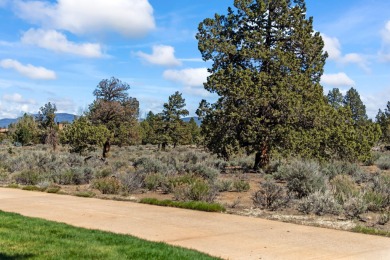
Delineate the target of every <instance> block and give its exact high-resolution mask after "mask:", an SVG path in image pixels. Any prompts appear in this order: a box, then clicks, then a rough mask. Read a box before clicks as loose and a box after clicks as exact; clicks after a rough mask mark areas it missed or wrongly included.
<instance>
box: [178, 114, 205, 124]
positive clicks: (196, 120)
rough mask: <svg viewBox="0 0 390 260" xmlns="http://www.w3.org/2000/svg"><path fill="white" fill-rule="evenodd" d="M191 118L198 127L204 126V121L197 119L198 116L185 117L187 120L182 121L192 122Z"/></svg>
mask: <svg viewBox="0 0 390 260" xmlns="http://www.w3.org/2000/svg"><path fill="white" fill-rule="evenodd" d="M191 118H193V119H194V120H195V123H196V124H197V125H198V126H200V125H201V124H202V120H201V119H200V118H199V117H197V116H194V117H185V118H183V119H182V120H183V121H184V122H187V123H188V122H190V120H191Z"/></svg>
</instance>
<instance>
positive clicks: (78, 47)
mask: <svg viewBox="0 0 390 260" xmlns="http://www.w3.org/2000/svg"><path fill="white" fill-rule="evenodd" d="M22 42H23V43H25V44H33V45H37V46H39V47H41V48H45V49H48V50H53V51H57V52H64V53H71V54H75V55H80V56H84V57H89V58H98V57H102V56H103V54H102V50H101V46H100V44H94V43H82V44H77V43H73V42H70V41H68V39H67V38H66V36H65V35H64V34H62V33H59V32H57V31H55V30H42V29H37V30H36V29H30V30H28V31H27V32H25V33H24V34H23V36H22Z"/></svg>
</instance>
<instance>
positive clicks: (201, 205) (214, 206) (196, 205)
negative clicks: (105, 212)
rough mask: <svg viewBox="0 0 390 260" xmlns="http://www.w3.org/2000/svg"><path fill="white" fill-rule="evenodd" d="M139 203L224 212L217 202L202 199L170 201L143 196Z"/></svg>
mask: <svg viewBox="0 0 390 260" xmlns="http://www.w3.org/2000/svg"><path fill="white" fill-rule="evenodd" d="M140 203H144V204H151V205H157V206H165V207H175V208H183V209H193V210H200V211H207V212H225V211H226V209H225V208H224V207H223V206H222V205H220V204H218V203H207V202H203V201H184V202H183V201H171V200H158V199H154V198H143V199H141V200H140Z"/></svg>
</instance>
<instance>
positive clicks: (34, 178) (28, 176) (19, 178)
mask: <svg viewBox="0 0 390 260" xmlns="http://www.w3.org/2000/svg"><path fill="white" fill-rule="evenodd" d="M13 178H14V180H15V181H16V182H17V183H19V184H23V185H36V184H38V182H39V181H40V180H41V176H40V174H39V172H37V171H35V170H23V171H21V172H19V173H16V174H14V175H13Z"/></svg>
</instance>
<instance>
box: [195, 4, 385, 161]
mask: <svg viewBox="0 0 390 260" xmlns="http://www.w3.org/2000/svg"><path fill="white" fill-rule="evenodd" d="M234 6H235V8H234V9H233V8H229V9H228V14H227V15H219V14H216V15H215V17H214V18H212V19H211V18H208V19H205V20H204V21H203V22H202V23H200V25H199V32H198V34H197V36H196V37H197V39H198V46H199V50H200V52H201V54H202V57H203V59H204V60H205V61H209V60H210V61H212V62H213V65H212V67H211V68H210V69H209V71H210V73H211V75H210V76H209V77H208V79H207V83H205V89H206V90H208V91H210V92H212V93H216V94H217V95H218V96H219V97H220V98H219V99H218V100H217V102H216V103H214V104H208V103H207V102H206V101H204V100H203V101H202V102H201V103H200V105H199V109H198V111H197V114H198V116H200V117H201V118H202V119H203V122H202V133H203V135H204V142H205V145H206V147H207V148H208V149H209V150H210V151H212V152H214V153H216V154H218V155H219V156H221V157H224V158H225V159H229V158H230V157H231V156H232V155H233V154H236V153H240V152H242V151H243V150H244V151H245V152H246V153H247V154H252V153H255V154H256V156H255V164H254V168H258V167H265V166H266V165H267V164H268V163H269V161H270V158H271V156H278V157H288V156H300V157H303V158H316V159H322V160H328V159H337V158H338V159H347V160H351V161H352V160H357V159H360V160H363V161H365V160H367V159H368V158H367V157H369V154H370V149H371V147H372V145H373V144H375V143H376V141H377V140H378V137H379V134H380V132H379V131H378V128H377V127H376V125H375V124H373V123H372V122H370V121H368V120H367V116H366V115H365V108H364V105H363V104H362V102H361V100H360V98H359V96H358V93H357V92H356V91H355V90H354V89H352V90H350V91H349V92H348V93H347V95H346V97H345V98H344V100H343V101H342V102H343V104H344V107H342V109H341V108H339V107H340V106H341V102H340V101H341V100H340V98H341V96H340V95H341V94H340V93H339V91H338V92H337V91H336V90H335V91H333V92H331V93H330V95H329V100H328V101H329V102H327V100H326V98H325V97H323V89H322V86H321V85H320V78H321V75H322V73H323V67H324V64H325V59H326V56H327V55H326V53H324V51H323V47H324V43H323V41H322V39H321V36H320V34H319V32H314V30H313V25H312V24H313V19H312V18H306V6H305V3H304V1H292V0H288V1H271V2H270V1H264V0H262V1H245V0H237V1H234ZM328 103H330V104H328ZM356 121H359V124H360V122H361V125H359V127H356V126H355V122H356ZM363 125H364V126H363Z"/></svg>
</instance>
